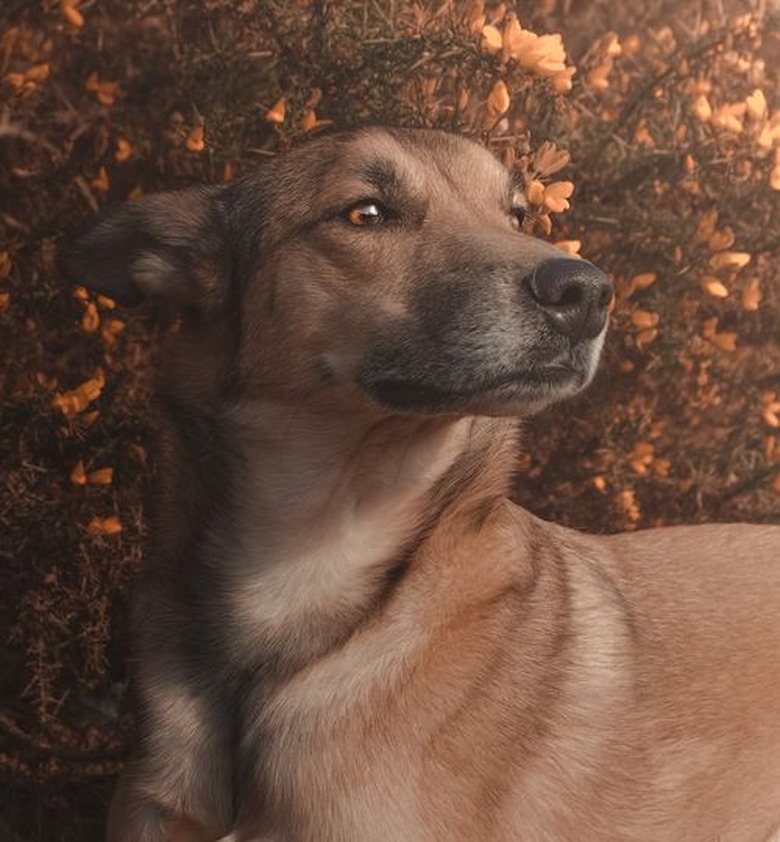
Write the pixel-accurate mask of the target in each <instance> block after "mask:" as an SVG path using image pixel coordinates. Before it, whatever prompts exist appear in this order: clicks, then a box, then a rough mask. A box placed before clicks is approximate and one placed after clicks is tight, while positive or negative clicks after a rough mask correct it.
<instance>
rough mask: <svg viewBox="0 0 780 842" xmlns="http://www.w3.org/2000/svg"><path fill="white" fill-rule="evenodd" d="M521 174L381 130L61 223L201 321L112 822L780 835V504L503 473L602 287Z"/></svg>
mask: <svg viewBox="0 0 780 842" xmlns="http://www.w3.org/2000/svg"><path fill="white" fill-rule="evenodd" d="M521 187H522V185H521V184H519V183H518V182H517V181H516V179H515V178H514V177H513V175H512V174H511V173H510V172H509V171H507V170H506V169H505V168H504V167H503V166H502V165H501V164H499V163H498V161H497V160H496V159H495V158H494V157H493V156H492V155H491V154H490V153H489V152H488V151H487V150H486V149H484V148H483V147H481V146H479V145H477V144H475V143H473V142H471V141H468V140H466V139H463V138H459V137H456V136H453V135H449V134H446V133H441V132H435V131H425V130H400V129H399V130H396V129H380V128H364V129H360V130H355V131H351V132H346V133H342V134H333V135H325V136H323V137H320V138H317V139H314V140H311V141H309V142H308V143H306V144H304V145H302V146H300V147H299V148H297V149H295V150H294V151H292V152H289V153H287V154H285V155H282V156H279V157H278V158H277V159H275V160H274V161H273V162H272V163H269V164H268V165H266V166H264V167H261V168H260V169H259V170H258V171H257V172H255V173H253V174H250V175H248V176H246V177H243V178H241V179H239V180H237V181H235V182H233V183H231V184H229V185H223V186H216V187H196V188H192V189H187V190H184V191H181V192H172V193H163V194H160V195H152V196H149V197H146V198H143V199H141V200H139V201H135V202H131V203H128V204H126V205H125V206H123V207H120V208H119V209H117V210H114V211H113V212H109V213H108V214H107V215H106V216H105V217H104V218H103V219H102V220H99V221H98V222H97V223H96V224H95V225H94V227H92V228H91V229H89V230H88V231H87V232H86V233H84V234H83V235H81V237H80V238H79V239H78V240H76V241H75V242H74V243H73V244H72V246H71V247H70V248H69V249H66V250H65V251H64V254H63V267H64V271H65V273H66V275H67V276H69V277H70V278H71V279H73V280H77V281H78V282H79V283H86V284H87V285H88V286H90V287H92V288H94V289H96V290H99V291H101V292H102V293H104V294H106V295H109V296H111V297H113V298H114V299H116V300H117V301H118V302H119V303H120V304H125V305H131V304H134V303H137V302H139V301H141V300H143V299H145V298H158V299H166V300H168V301H172V302H174V304H175V306H176V307H177V308H178V310H179V311H180V312H181V314H182V315H181V328H180V330H179V331H178V333H177V335H176V336H175V338H174V341H173V346H172V347H171V348H170V349H169V350H168V351H167V352H166V354H165V364H164V366H163V372H162V374H161V385H160V414H161V417H162V421H163V424H162V441H161V457H160V458H161V462H162V469H161V471H160V484H161V487H160V489H159V494H158V499H157V504H158V505H157V509H156V514H155V517H154V535H155V536H156V537H155V538H154V540H153V548H152V552H151V555H150V558H149V562H148V564H147V565H146V568H145V571H144V573H143V575H142V577H141V581H140V585H139V591H138V594H137V598H136V602H135V620H134V628H135V662H136V664H137V669H136V673H135V687H136V692H137V697H138V729H139V740H138V749H137V752H136V754H135V756H134V758H133V759H132V760H131V761H130V762H129V763H128V765H127V768H126V771H125V772H124V775H123V776H122V778H121V780H120V783H119V785H118V788H117V792H116V794H115V797H114V800H113V803H112V807H111V810H110V817H109V831H108V839H109V840H111V842H131V840H132V842H162V840H166V842H167V841H168V840H177V842H214V840H218V839H225V840H232V842H249V841H250V840H264V842H350V840H360V842H366V840H371V842H373V840H377V842H385V841H386V842H418V841H419V842H434V840H436V842H440V841H441V840H466V841H467V842H471V841H472V840H494V842H503V840H523V842H609V841H610V840H615V842H618V841H619V842H665V841H667V840H668V842H682V840H685V842H696V840H700V842H715V840H723V841H724V842H753V840H755V842H765V840H769V839H778V838H780V836H778V833H780V622H778V618H780V527H773V526H748V525H719V526H696V527H674V528H665V529H658V530H648V531H644V532H643V531H640V532H638V533H634V534H630V535H618V536H612V537H603V536H600V537H599V536H591V535H586V534H581V533H578V532H575V531H572V530H569V529H565V528H563V527H560V526H556V525H554V524H551V523H546V522H543V521H541V520H539V519H537V518H536V517H534V516H533V515H531V514H530V513H529V512H527V511H525V510H524V509H522V508H519V507H518V506H516V505H514V504H513V503H511V502H510V501H509V499H508V497H509V491H510V487H511V479H512V474H513V465H514V462H515V459H516V453H517V448H518V441H517V428H518V420H517V419H519V418H522V417H523V416H528V415H530V414H532V413H536V412H539V411H540V410H542V409H544V408H546V407H548V406H550V405H552V404H553V403H556V402H557V401H560V400H562V399H565V398H568V397H571V396H573V395H574V394H576V393H578V392H579V391H580V390H582V389H583V388H584V387H585V386H586V385H587V384H588V383H589V381H590V380H591V379H592V377H593V375H594V372H595V369H596V366H597V363H598V359H599V355H600V351H601V348H602V344H603V340H604V334H605V331H606V329H607V316H608V309H609V306H610V302H611V299H612V289H611V287H610V284H609V282H608V280H607V278H606V276H605V275H604V274H603V273H602V272H601V271H600V270H599V269H597V268H596V267H595V266H593V265H592V264H590V263H588V262H587V261H585V260H580V259H572V258H569V257H567V256H566V255H564V254H563V253H562V252H561V251H559V250H558V249H556V248H555V247H554V246H552V245H550V244H548V243H545V242H542V241H540V240H537V239H534V238H532V237H530V236H527V235H526V234H524V233H523V231H522V225H521V224H520V223H521V221H522V216H523V213H524V203H523V196H522V189H521Z"/></svg>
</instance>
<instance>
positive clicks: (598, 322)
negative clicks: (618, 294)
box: [523, 259, 612, 342]
mask: <svg viewBox="0 0 780 842" xmlns="http://www.w3.org/2000/svg"><path fill="white" fill-rule="evenodd" d="M523 285H524V286H525V288H526V289H527V290H528V292H529V293H530V294H531V296H532V298H533V300H534V301H535V302H536V304H537V305H538V306H539V307H540V308H541V309H542V310H543V311H544V313H545V315H546V316H547V319H548V321H549V322H550V323H551V324H552V325H553V326H554V327H555V328H556V329H557V330H558V331H559V332H560V333H562V334H564V335H565V336H568V337H569V338H571V339H573V340H574V341H575V342H579V341H580V340H582V339H592V338H593V337H595V336H597V335H598V334H599V333H600V332H601V331H602V329H603V328H604V325H605V323H606V319H607V308H608V307H609V305H610V303H611V301H612V285H611V284H610V283H609V281H608V280H607V277H606V275H604V273H603V272H602V271H601V270H600V269H597V268H596V267H595V266H594V265H593V264H592V263H588V261H586V260H571V259H560V260H548V261H547V262H546V263H543V264H541V266H538V267H536V269H535V270H534V272H532V273H531V275H528V276H526V277H525V278H523Z"/></svg>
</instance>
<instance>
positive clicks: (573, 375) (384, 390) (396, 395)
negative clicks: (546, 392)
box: [363, 363, 583, 406]
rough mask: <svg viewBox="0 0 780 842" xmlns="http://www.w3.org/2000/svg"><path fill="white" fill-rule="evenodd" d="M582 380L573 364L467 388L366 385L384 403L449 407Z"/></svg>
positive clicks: (411, 382) (388, 380)
mask: <svg viewBox="0 0 780 842" xmlns="http://www.w3.org/2000/svg"><path fill="white" fill-rule="evenodd" d="M582 377H583V375H582V373H581V372H580V371H579V370H578V369H577V368H576V367H575V366H573V365H571V364H568V363H551V364H548V365H541V366H535V367H533V368H527V369H518V370H516V371H514V372H512V373H511V374H506V375H503V376H500V377H492V378H489V379H486V380H484V381H482V382H479V383H474V384H469V385H468V386H465V387H451V386H447V385H442V383H436V384H434V383H430V382H428V381H423V380H415V379H413V378H405V377H381V376H380V377H377V378H376V379H373V378H369V379H366V380H364V381H363V383H364V386H366V387H367V388H368V389H369V390H370V391H371V392H372V393H373V394H374V395H375V396H376V397H377V398H379V400H380V401H381V402H382V403H385V404H393V405H401V406H414V405H418V404H421V405H431V404H449V403H452V402H454V401H455V402H466V401H469V400H471V399H474V398H480V397H483V396H489V395H495V394H496V393H498V394H500V393H502V392H504V391H506V392H509V393H514V392H515V391H517V390H520V391H521V392H530V393H536V392H538V391H539V390H542V389H545V388H546V387H549V388H552V389H553V390H555V389H556V388H562V387H564V386H568V385H570V384H571V382H572V381H573V380H580V379H582ZM529 396H530V395H529Z"/></svg>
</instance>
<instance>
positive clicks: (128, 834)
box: [106, 766, 232, 842]
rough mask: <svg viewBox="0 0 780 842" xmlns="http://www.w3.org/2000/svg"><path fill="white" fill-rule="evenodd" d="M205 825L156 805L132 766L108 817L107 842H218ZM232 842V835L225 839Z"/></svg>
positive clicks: (127, 771)
mask: <svg viewBox="0 0 780 842" xmlns="http://www.w3.org/2000/svg"><path fill="white" fill-rule="evenodd" d="M214 840H215V834H214V833H213V832H210V831H208V830H207V829H206V828H205V827H204V826H203V824H202V823H201V822H199V821H197V820H196V819H194V818H189V817H186V816H173V815H172V814H171V812H170V811H169V810H167V809H166V808H165V807H163V806H162V805H160V804H158V803H156V802H155V800H154V799H153V798H151V797H150V796H149V794H148V792H147V791H146V789H145V787H143V786H142V785H141V784H140V776H139V775H138V771H137V770H136V769H135V768H133V767H132V766H130V767H129V768H128V769H126V770H125V772H124V773H123V775H122V777H121V778H120V779H119V783H118V784H117V787H116V790H115V791H114V797H113V799H112V801H111V808H110V810H109V814H108V828H107V834H106V842H214ZM224 840H225V842H232V835H230V836H226V837H224ZM220 842H222V840H220Z"/></svg>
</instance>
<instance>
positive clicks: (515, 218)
mask: <svg viewBox="0 0 780 842" xmlns="http://www.w3.org/2000/svg"><path fill="white" fill-rule="evenodd" d="M509 215H510V222H511V223H512V227H513V228H515V229H516V230H517V231H522V230H523V223H524V222H525V216H526V211H525V208H524V207H522V206H521V205H515V207H513V208H511V210H510V211H509Z"/></svg>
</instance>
